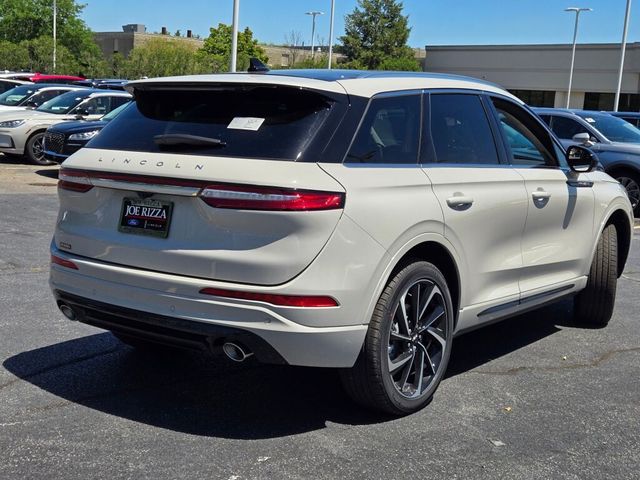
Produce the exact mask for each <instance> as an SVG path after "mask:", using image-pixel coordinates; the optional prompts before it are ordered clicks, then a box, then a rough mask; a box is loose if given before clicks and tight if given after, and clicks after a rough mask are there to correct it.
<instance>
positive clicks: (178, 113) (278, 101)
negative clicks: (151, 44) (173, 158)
mask: <svg viewBox="0 0 640 480" xmlns="http://www.w3.org/2000/svg"><path fill="white" fill-rule="evenodd" d="M333 105H334V100H333V99H330V98H328V97H327V96H325V95H323V94H321V93H317V92H314V91H309V90H303V89H300V88H292V87H280V86H268V85H221V84H216V85H211V86H207V87H206V88H197V89H196V88H182V89H181V88H179V87H178V86H176V87H174V88H173V89H169V88H166V89H162V88H158V89H149V90H138V91H137V92H136V101H135V102H134V103H133V104H132V105H131V106H130V107H127V108H126V109H125V110H124V111H123V112H122V113H121V114H120V115H118V116H117V117H116V118H114V120H113V121H111V122H109V125H107V126H106V127H105V128H104V129H103V130H102V132H101V133H100V135H98V136H96V137H95V138H94V139H93V140H92V141H91V142H89V144H88V147H89V148H102V149H108V150H125V151H142V152H171V153H177V154H191V155H194V154H195V155H209V156H229V157H245V158H268V159H277V160H299V159H301V157H303V152H304V151H305V148H306V147H307V146H308V145H309V142H310V141H311V140H312V139H313V138H314V136H316V135H317V134H318V132H319V131H320V130H321V129H322V128H323V127H324V124H325V121H326V119H327V118H328V117H329V115H330V114H331V111H332V108H333ZM195 137H197V138H195Z"/></svg>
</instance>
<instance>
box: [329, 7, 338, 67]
mask: <svg viewBox="0 0 640 480" xmlns="http://www.w3.org/2000/svg"><path fill="white" fill-rule="evenodd" d="M335 6H336V0H331V23H330V24H329V64H328V65H327V68H328V69H329V70H331V56H332V55H333V11H334V9H335Z"/></svg>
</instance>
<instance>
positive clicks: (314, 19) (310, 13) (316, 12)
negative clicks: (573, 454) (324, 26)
mask: <svg viewBox="0 0 640 480" xmlns="http://www.w3.org/2000/svg"><path fill="white" fill-rule="evenodd" d="M305 15H311V16H312V17H313V20H312V21H311V59H313V57H314V56H315V52H314V50H313V49H314V46H315V45H314V40H315V38H314V37H315V36H316V17H317V16H318V15H324V12H318V11H316V10H314V11H311V12H305Z"/></svg>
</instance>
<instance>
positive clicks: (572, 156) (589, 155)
mask: <svg viewBox="0 0 640 480" xmlns="http://www.w3.org/2000/svg"><path fill="white" fill-rule="evenodd" d="M578 135H582V134H578ZM585 135H588V133H585ZM576 136H577V135H576ZM574 138H575V137H574ZM566 158H567V163H568V164H569V167H570V168H571V170H573V171H574V172H577V173H587V172H590V171H591V170H593V169H594V168H596V166H597V165H598V157H597V156H596V154H595V153H593V152H592V151H591V150H589V149H588V148H585V147H581V146H579V145H571V146H570V147H569V148H567V154H566Z"/></svg>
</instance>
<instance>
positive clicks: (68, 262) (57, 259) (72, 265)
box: [51, 254, 78, 270]
mask: <svg viewBox="0 0 640 480" xmlns="http://www.w3.org/2000/svg"><path fill="white" fill-rule="evenodd" d="M51 263H55V264H56V265H60V266H61V267H66V268H71V269H72V270H78V266H77V265H76V264H75V263H73V262H72V261H71V260H67V259H65V258H61V257H58V256H57V255H53V254H52V255H51Z"/></svg>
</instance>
